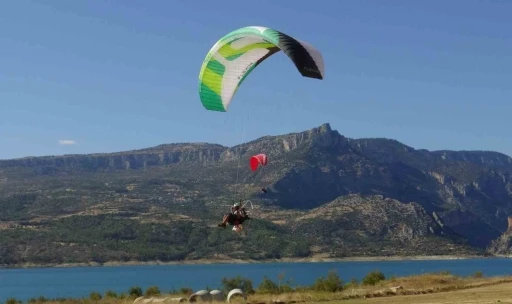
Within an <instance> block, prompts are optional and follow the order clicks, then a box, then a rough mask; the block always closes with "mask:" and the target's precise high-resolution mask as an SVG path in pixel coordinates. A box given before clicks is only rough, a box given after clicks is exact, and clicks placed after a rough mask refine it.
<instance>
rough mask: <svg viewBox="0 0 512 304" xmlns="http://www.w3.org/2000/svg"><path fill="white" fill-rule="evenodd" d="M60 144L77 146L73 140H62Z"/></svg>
mask: <svg viewBox="0 0 512 304" xmlns="http://www.w3.org/2000/svg"><path fill="white" fill-rule="evenodd" d="M59 144H60V145H68V146H69V145H75V144H76V141H74V140H71V139H61V140H59Z"/></svg>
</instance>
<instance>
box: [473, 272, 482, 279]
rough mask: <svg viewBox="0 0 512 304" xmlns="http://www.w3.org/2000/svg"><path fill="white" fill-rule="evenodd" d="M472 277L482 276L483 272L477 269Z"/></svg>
mask: <svg viewBox="0 0 512 304" xmlns="http://www.w3.org/2000/svg"><path fill="white" fill-rule="evenodd" d="M474 277H475V278H483V277H484V274H483V272H481V271H477V272H475V274H474Z"/></svg>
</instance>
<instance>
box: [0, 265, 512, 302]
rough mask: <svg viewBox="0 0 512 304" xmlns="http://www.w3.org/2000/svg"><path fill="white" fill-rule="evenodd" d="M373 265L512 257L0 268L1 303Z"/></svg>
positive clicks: (305, 279)
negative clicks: (225, 278) (10, 299)
mask: <svg viewBox="0 0 512 304" xmlns="http://www.w3.org/2000/svg"><path fill="white" fill-rule="evenodd" d="M377 269H378V270H380V271H382V272H383V273H384V274H385V275H386V277H390V276H392V275H395V276H403V275H412V274H421V273H427V272H438V271H443V270H447V271H450V272H452V273H454V274H458V275H464V276H467V275H472V274H474V273H475V272H476V271H481V272H483V273H484V275H486V276H498V275H512V259H498V258H488V259H469V260H463V259H460V260H442V261H376V262H326V263H265V264H215V265H155V266H116V267H75V268H29V269H0V302H4V301H5V300H6V299H7V298H9V297H15V298H17V299H19V300H25V301H26V300H28V299H30V298H34V297H39V296H45V297H48V298H56V297H87V296H88V295H89V294H90V293H91V292H92V291H97V292H101V293H102V294H104V292H105V291H107V290H109V289H110V290H114V291H116V292H118V293H121V292H127V291H128V289H129V287H131V286H135V285H137V286H140V287H141V288H142V289H143V290H145V289H146V288H147V287H148V286H151V285H157V286H158V287H159V288H160V290H161V291H162V292H169V291H170V290H172V289H179V288H181V287H190V288H193V289H194V291H197V290H199V289H204V288H206V287H210V288H213V289H215V288H219V287H220V286H221V280H222V278H223V277H234V276H237V275H241V276H243V277H246V278H249V279H251V280H252V281H253V285H254V287H255V288H256V287H257V286H258V285H259V283H260V282H261V280H262V279H263V276H265V275H266V276H267V277H269V278H270V279H271V280H273V281H277V277H278V275H279V274H281V273H284V275H285V277H286V279H291V281H292V285H294V286H297V285H310V284H312V283H313V282H314V281H315V280H316V278H318V277H320V276H325V275H327V273H328V272H329V271H330V270H336V271H337V273H338V275H339V276H340V277H341V278H342V279H343V280H344V281H345V282H347V281H349V280H350V279H352V278H355V279H358V280H361V279H362V278H363V277H364V276H365V275H366V274H367V273H368V272H370V271H372V270H377Z"/></svg>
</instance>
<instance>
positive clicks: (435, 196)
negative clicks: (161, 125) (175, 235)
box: [0, 124, 512, 248]
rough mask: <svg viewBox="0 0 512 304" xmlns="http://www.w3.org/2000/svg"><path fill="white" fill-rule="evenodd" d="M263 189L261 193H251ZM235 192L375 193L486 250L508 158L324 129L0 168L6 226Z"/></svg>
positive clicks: (510, 172)
mask: <svg viewBox="0 0 512 304" xmlns="http://www.w3.org/2000/svg"><path fill="white" fill-rule="evenodd" d="M257 153H266V154H267V155H268V157H269V160H270V162H269V164H268V165H267V166H266V167H264V168H260V169H259V170H258V171H257V172H251V171H250V170H249V168H248V165H247V162H248V158H249V157H250V156H251V155H254V154H257ZM239 164H240V166H239ZM43 177H44V178H43ZM261 187H267V189H268V193H267V194H265V195H263V194H258V191H259V189H260V188H261ZM25 192H31V193H35V194H33V195H34V198H31V200H30V201H26V200H25V201H22V202H21V203H20V199H18V198H17V196H16V195H17V194H19V193H25ZM233 194H236V195H235V196H240V197H249V198H254V199H259V200H261V202H262V203H263V204H265V205H271V206H278V207H280V208H286V209H304V210H306V209H313V208H318V207H320V206H322V205H324V204H326V203H329V202H331V201H333V200H335V199H336V198H338V197H340V196H344V195H350V194H363V195H383V196H384V197H388V198H393V199H396V200H399V201H401V202H404V203H408V202H415V203H417V204H419V205H420V206H421V207H422V208H423V209H424V210H425V212H426V214H427V215H428V216H429V217H431V218H433V219H436V221H438V222H439V223H442V225H443V229H444V230H446V231H448V230H450V231H452V233H453V235H455V234H459V235H462V236H463V237H465V238H466V239H467V240H468V241H469V243H470V244H471V245H473V246H478V247H480V248H485V247H487V246H488V245H489V244H490V242H491V241H492V240H494V239H496V238H498V237H499V236H500V235H501V234H502V233H503V232H504V231H505V230H506V229H507V216H509V215H512V159H511V158H510V157H508V156H506V155H503V154H500V153H495V152H485V151H483V152H480V151H461V152H457V151H433V152H430V151H427V150H416V149H414V148H412V147H409V146H406V145H404V144H401V143H400V142H397V141H395V140H389V139H379V138H376V139H371V138H370V139H349V138H346V137H344V136H342V135H341V134H339V133H338V132H337V131H335V130H332V129H331V127H330V125H329V124H324V125H321V126H319V127H317V128H313V129H311V130H307V131H304V132H299V133H292V134H286V135H281V136H266V137H262V138H260V139H258V140H254V141H252V142H248V143H245V144H242V145H238V146H235V147H231V148H228V147H223V146H220V145H214V144H169V145H161V146H157V147H153V148H148V149H142V150H136V151H128V152H119V153H111V154H92V155H66V156H51V157H32V158H23V159H15V160H4V161H0V204H2V202H4V204H5V205H6V206H7V205H8V206H9V207H8V208H6V209H4V210H8V211H3V213H1V212H0V216H2V218H5V219H8V218H10V217H11V216H14V215H13V214H16V216H17V217H18V218H24V219H26V218H31V217H37V216H39V215H41V214H42V212H43V211H42V210H44V214H45V215H51V214H52V212H53V213H54V214H59V212H60V213H62V212H74V211H73V210H81V209H80V208H82V209H83V208H88V207H87V206H85V207H83V206H82V205H81V204H82V202H83V201H87V202H89V203H88V204H89V205H92V204H96V203H98V204H99V203H100V202H102V204H107V205H108V202H110V201H112V202H116V203H115V204H114V205H115V206H116V208H120V207H121V206H125V205H126V203H124V202H125V201H127V200H133V201H138V202H139V203H138V204H137V208H144V210H146V211H147V210H151V208H156V207H155V206H158V208H164V207H165V206H168V205H166V204H167V203H166V202H169V201H172V202H173V204H175V203H176V204H177V203H178V202H179V203H180V204H187V205H183V206H185V207H179V208H182V209H180V210H184V209H183V208H185V209H186V206H192V205H193V206H197V204H199V203H200V202H204V201H209V202H211V201H219V200H221V201H223V200H227V199H231V198H232V197H233ZM31 195H32V194H31ZM20 204H21V205H20ZM20 206H21V207H20ZM48 206H52V208H48ZM180 206H181V205H180ZM130 208H135V206H132V207H130ZM173 208H178V205H173ZM141 210H142V209H141ZM360 224H361V225H363V224H362V223H360ZM432 227H434V226H432ZM397 229H398V228H397ZM401 229H402V228H401ZM403 229H405V230H404V231H407V229H406V228H403ZM433 229H434V228H433Z"/></svg>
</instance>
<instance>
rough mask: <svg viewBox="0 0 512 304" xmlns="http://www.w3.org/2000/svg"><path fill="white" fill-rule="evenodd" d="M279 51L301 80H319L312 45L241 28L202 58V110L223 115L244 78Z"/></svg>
mask: <svg viewBox="0 0 512 304" xmlns="http://www.w3.org/2000/svg"><path fill="white" fill-rule="evenodd" d="M280 50H282V51H283V52H284V53H285V54H286V55H287V56H288V57H289V58H290V59H291V60H292V62H293V63H294V64H295V66H296V68H297V69H298V70H299V72H300V73H301V75H302V76H304V77H309V78H315V79H323V77H324V62H323V58H322V55H321V53H320V52H319V51H318V50H317V49H315V48H314V47H313V46H312V45H310V44H308V43H306V42H303V41H300V40H297V39H295V38H292V37H290V36H288V35H286V34H284V33H281V32H279V31H276V30H273V29H270V28H267V27H261V26H249V27H243V28H240V29H238V30H235V31H233V32H230V33H229V34H227V35H226V36H224V37H222V38H221V39H220V40H219V41H218V42H217V43H216V44H215V45H214V46H213V47H212V48H211V50H210V51H209V52H208V54H207V55H206V58H205V60H204V61H203V65H202V66H201V71H200V73H199V96H200V99H201V102H202V104H203V106H204V107H205V108H206V109H207V110H210V111H220V112H226V111H227V109H228V107H229V104H230V103H231V100H232V98H233V95H234V94H235V92H236V91H237V90H238V88H239V86H240V85H241V84H242V82H243V81H244V79H245V78H246V77H247V75H249V74H250V73H251V71H252V70H253V69H254V68H255V67H256V66H258V65H259V64H260V63H261V62H263V61H264V60H265V59H267V58H268V57H270V56H272V55H273V54H275V53H276V52H278V51H280Z"/></svg>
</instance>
